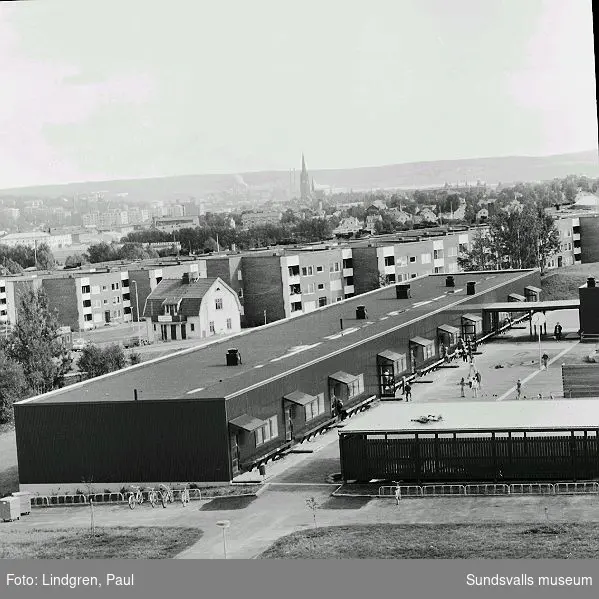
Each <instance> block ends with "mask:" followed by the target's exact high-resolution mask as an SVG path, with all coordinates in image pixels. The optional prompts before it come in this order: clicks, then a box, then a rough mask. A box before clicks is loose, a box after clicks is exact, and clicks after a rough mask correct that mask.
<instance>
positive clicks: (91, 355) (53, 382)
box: [0, 289, 139, 423]
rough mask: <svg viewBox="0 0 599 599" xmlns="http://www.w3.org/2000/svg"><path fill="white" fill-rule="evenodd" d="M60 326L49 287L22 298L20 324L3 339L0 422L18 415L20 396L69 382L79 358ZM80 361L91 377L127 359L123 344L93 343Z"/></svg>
mask: <svg viewBox="0 0 599 599" xmlns="http://www.w3.org/2000/svg"><path fill="white" fill-rule="evenodd" d="M59 328H60V325H59V323H58V320H57V318H56V315H55V313H53V312H52V311H51V310H50V309H49V306H48V299H47V297H46V294H45V293H44V291H43V290H41V289H39V290H35V289H27V290H25V291H24V292H23V293H22V295H21V297H20V302H19V307H18V317H17V324H16V325H15V326H14V327H13V329H12V330H11V331H10V332H8V331H7V332H6V335H5V337H3V338H2V339H0V423H5V422H8V421H10V420H11V419H12V405H13V403H14V402H15V401H19V400H20V399H24V398H26V397H31V396H34V395H39V394H41V393H47V392H48V391H52V390H53V389H58V388H60V387H62V386H63V385H64V381H65V375H66V374H67V373H68V372H69V371H70V370H71V368H72V366H73V361H72V358H71V352H70V351H69V350H68V349H67V348H66V347H65V345H64V343H63V342H62V339H61V336H60V334H59ZM137 362H139V355H138V354H132V355H131V356H130V363H137ZM77 365H78V367H79V369H80V370H81V371H83V372H86V373H87V376H88V377H94V376H99V375H101V374H106V373H108V372H112V371H113V370H118V369H120V368H123V367H124V366H126V365H127V359H126V357H125V354H124V352H123V349H122V347H121V346H119V345H112V346H108V347H105V348H98V347H96V346H93V345H90V346H87V347H86V348H85V349H84V351H83V352H82V354H81V357H80V358H79V361H78V363H77Z"/></svg>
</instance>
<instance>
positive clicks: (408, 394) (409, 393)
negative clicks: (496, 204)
mask: <svg viewBox="0 0 599 599" xmlns="http://www.w3.org/2000/svg"><path fill="white" fill-rule="evenodd" d="M404 393H405V395H406V401H411V400H412V385H410V383H406V386H405V387H404Z"/></svg>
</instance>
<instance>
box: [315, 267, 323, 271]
mask: <svg viewBox="0 0 599 599" xmlns="http://www.w3.org/2000/svg"><path fill="white" fill-rule="evenodd" d="M323 271H324V267H323V266H317V267H316V272H323Z"/></svg>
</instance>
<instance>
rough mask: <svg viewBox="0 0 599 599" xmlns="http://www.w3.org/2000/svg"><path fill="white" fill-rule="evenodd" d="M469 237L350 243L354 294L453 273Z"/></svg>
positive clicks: (458, 234)
mask: <svg viewBox="0 0 599 599" xmlns="http://www.w3.org/2000/svg"><path fill="white" fill-rule="evenodd" d="M471 235H472V231H470V230H468V231H461V232H456V233H447V234H441V235H438V236H430V237H415V238H414V239H413V240H410V238H406V240H405V241H400V240H399V239H398V238H396V239H395V241H394V240H393V239H387V240H380V241H376V240H367V241H362V242H357V243H352V244H351V251H352V258H353V269H354V280H355V293H366V292H367V291H372V290H373V289H377V288H378V287H380V286H381V285H382V284H392V283H399V282H401V281H407V280H409V279H414V278H416V277H418V276H422V275H428V274H441V273H450V274H451V273H456V272H457V271H458V255H459V254H460V253H461V252H464V251H467V250H468V249H469V247H470V245H469V244H470V239H471Z"/></svg>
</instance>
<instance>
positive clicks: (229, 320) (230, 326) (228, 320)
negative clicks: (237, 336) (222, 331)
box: [227, 318, 233, 330]
mask: <svg viewBox="0 0 599 599" xmlns="http://www.w3.org/2000/svg"><path fill="white" fill-rule="evenodd" d="M232 328H233V323H232V322H231V319H230V318H227V329H229V330H231V329H232Z"/></svg>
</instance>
